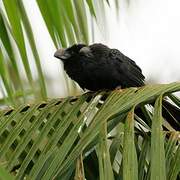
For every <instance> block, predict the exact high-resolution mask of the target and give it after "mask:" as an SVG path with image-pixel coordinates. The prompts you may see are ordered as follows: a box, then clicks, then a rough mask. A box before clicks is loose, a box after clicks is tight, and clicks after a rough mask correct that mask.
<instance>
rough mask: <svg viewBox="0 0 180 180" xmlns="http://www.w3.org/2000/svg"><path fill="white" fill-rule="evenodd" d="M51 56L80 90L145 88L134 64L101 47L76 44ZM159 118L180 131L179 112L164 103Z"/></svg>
mask: <svg viewBox="0 0 180 180" xmlns="http://www.w3.org/2000/svg"><path fill="white" fill-rule="evenodd" d="M54 56H55V57H57V58H59V59H61V60H62V61H63V63H64V69H65V71H66V72H67V74H68V75H69V77H70V78H71V79H73V80H74V81H76V82H77V83H78V84H79V85H80V87H81V88H83V89H88V90H91V91H98V90H113V89H115V88H128V87H141V86H143V85H145V83H144V81H145V77H144V75H143V74H142V70H141V68H140V67H139V66H138V65H137V64H136V63H135V62H134V61H133V60H131V59H130V58H128V57H127V56H125V55H124V54H123V53H121V52H120V51H119V50H117V49H110V48H109V47H107V46H105V45H103V44H92V45H90V46H87V45H85V44H75V45H73V46H71V47H69V48H67V49H59V50H57V51H56V53H55V54H54ZM167 109H168V111H167ZM139 111H140V112H139ZM136 113H138V114H140V117H143V113H142V112H141V109H139V108H138V109H136ZM162 114H163V117H164V118H166V119H167V120H168V122H169V123H170V124H171V125H172V127H173V128H174V129H179V128H180V122H179V121H176V120H175V119H179V117H180V110H179V108H177V107H176V106H174V105H172V104H171V103H169V102H168V101H166V100H163V109H162ZM173 117H175V119H174V118H173Z"/></svg>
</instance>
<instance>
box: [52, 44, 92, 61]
mask: <svg viewBox="0 0 180 180" xmlns="http://www.w3.org/2000/svg"><path fill="white" fill-rule="evenodd" d="M88 51H89V48H88V46H87V45H85V44H74V45H72V46H71V47H68V48H66V49H58V50H57V51H56V52H55V54H54V57H56V58H58V59H61V60H62V61H63V62H65V61H66V60H69V59H72V58H77V57H79V56H80V55H81V54H82V53H88Z"/></svg>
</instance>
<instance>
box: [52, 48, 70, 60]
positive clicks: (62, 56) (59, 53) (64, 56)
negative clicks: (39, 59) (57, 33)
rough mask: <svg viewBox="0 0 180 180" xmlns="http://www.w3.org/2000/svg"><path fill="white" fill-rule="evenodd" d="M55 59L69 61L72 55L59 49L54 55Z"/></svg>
mask: <svg viewBox="0 0 180 180" xmlns="http://www.w3.org/2000/svg"><path fill="white" fill-rule="evenodd" d="M54 57H56V58H58V59H62V60H65V59H68V58H69V57H70V54H69V53H68V52H67V51H66V49H58V50H57V51H56V52H55V53H54Z"/></svg>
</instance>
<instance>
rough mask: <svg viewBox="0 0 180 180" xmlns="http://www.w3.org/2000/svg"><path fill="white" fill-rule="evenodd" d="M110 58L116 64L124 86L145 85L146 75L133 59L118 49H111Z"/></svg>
mask: <svg viewBox="0 0 180 180" xmlns="http://www.w3.org/2000/svg"><path fill="white" fill-rule="evenodd" d="M109 58H110V60H112V61H113V63H114V65H115V66H116V70H117V72H118V73H119V78H120V80H121V81H122V84H123V86H124V87H131V86H143V85H144V79H145V77H144V75H143V74H142V70H141V68H140V67H139V66H138V65H137V64H136V63H135V62H134V61H133V60H131V59H130V58H128V57H127V56H125V55H124V54H123V53H121V52H120V51H119V50H117V49H111V50H110V53H109Z"/></svg>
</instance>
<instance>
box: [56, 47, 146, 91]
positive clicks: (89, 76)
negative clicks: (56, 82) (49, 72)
mask: <svg viewBox="0 0 180 180" xmlns="http://www.w3.org/2000/svg"><path fill="white" fill-rule="evenodd" d="M54 56H55V57H57V58H59V59H61V60H62V61H63V63H64V69H65V71H66V72H67V74H68V75H69V76H70V78H71V79H73V80H74V81H76V82H77V83H78V84H79V85H80V87H81V88H83V89H88V90H91V91H97V90H101V89H110V90H113V89H115V88H117V87H118V88H120V87H121V88H127V87H139V86H143V85H144V79H145V77H144V76H143V74H142V71H141V69H140V68H139V66H137V65H136V63H135V62H134V61H133V60H131V59H130V58H128V57H127V56H125V55H124V54H122V53H121V52H120V51H119V50H117V49H110V48H109V47H107V46H105V45H103V44H93V45H90V46H87V45H85V44H75V45H73V46H71V47H69V48H67V49H65V50H64V49H60V50H57V51H56V53H55V54H54Z"/></svg>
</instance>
